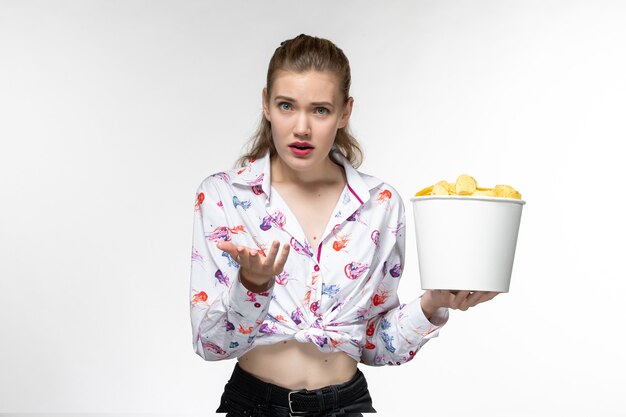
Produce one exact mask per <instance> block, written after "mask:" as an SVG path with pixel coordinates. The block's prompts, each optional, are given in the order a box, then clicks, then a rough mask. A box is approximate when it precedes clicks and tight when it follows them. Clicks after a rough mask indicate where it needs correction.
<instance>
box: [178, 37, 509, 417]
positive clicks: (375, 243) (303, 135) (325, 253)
mask: <svg viewBox="0 0 626 417" xmlns="http://www.w3.org/2000/svg"><path fill="white" fill-rule="evenodd" d="M349 89H350V67H349V64H348V60H347V58H346V57H345V55H344V54H343V52H342V51H341V49H339V48H338V47H337V46H335V45H334V44H333V43H332V42H330V41H328V40H325V39H320V38H315V37H310V36H306V35H300V36H298V37H296V38H294V39H290V40H288V41H285V42H283V43H281V46H280V47H279V48H277V49H276V51H275V52H274V55H273V57H272V58H271V61H270V64H269V69H268V72H267V85H266V87H265V88H264V89H263V93H262V98H263V118H262V123H261V125H260V127H259V129H258V131H257V134H256V136H255V137H254V138H253V141H252V143H251V147H250V149H251V150H250V151H249V152H248V153H247V154H246V155H244V156H242V157H241V158H240V159H239V161H238V164H237V165H236V167H235V168H234V169H231V170H228V171H222V172H218V173H215V174H213V175H210V176H209V177H207V178H205V179H204V180H203V181H202V183H201V184H200V186H199V188H198V190H197V194H196V204H195V212H194V213H195V217H194V234H193V251H192V270H191V288H190V290H191V323H192V329H193V345H194V349H195V351H196V353H197V354H198V355H200V356H201V357H202V358H204V359H205V360H211V361H216V360H223V359H230V358H237V359H238V362H237V364H236V365H235V369H234V371H233V374H232V376H231V378H230V380H229V381H228V383H227V384H226V387H225V391H224V393H223V395H222V400H221V404H220V406H219V408H218V410H217V411H218V412H228V415H229V416H251V415H258V416H288V415H319V416H339V415H361V414H360V412H375V411H376V410H375V409H374V408H373V407H372V400H371V398H370V395H369V392H368V388H367V382H366V380H365V377H364V376H363V373H362V372H361V371H360V370H359V369H358V367H357V364H358V363H359V362H360V363H363V364H365V365H373V366H380V365H400V364H403V363H405V362H407V361H410V360H411V359H413V357H414V355H415V354H416V353H417V351H418V350H419V349H420V348H421V347H422V346H423V345H424V344H425V343H426V342H427V341H428V340H430V339H431V338H433V337H435V336H437V334H438V329H439V328H440V327H441V326H443V325H444V324H445V322H446V321H447V318H448V308H452V309H460V310H467V309H468V308H469V307H472V306H475V305H477V304H479V303H481V302H484V301H487V300H489V299H491V298H493V297H494V296H495V295H496V293H488V292H472V293H470V292H467V291H459V292H451V291H426V292H425V293H424V294H422V295H421V296H419V297H417V298H416V299H415V300H413V301H411V302H410V303H408V304H400V303H399V300H398V296H397V288H398V284H399V281H400V276H401V274H402V267H403V263H404V257H405V227H404V226H405V208H404V204H403V202H402V199H401V197H400V195H399V194H398V192H397V191H396V190H395V189H394V188H393V187H392V186H391V185H389V184H387V183H385V182H383V181H382V180H380V179H378V178H376V177H374V176H371V175H367V174H364V173H361V172H359V171H357V170H356V168H357V167H358V166H359V165H360V162H361V155H362V154H361V150H360V148H359V145H358V143H357V141H356V140H355V139H354V138H353V137H352V136H351V135H350V133H349V128H348V121H349V119H350V115H351V112H352V105H353V102H354V100H353V98H352V97H350V94H349Z"/></svg>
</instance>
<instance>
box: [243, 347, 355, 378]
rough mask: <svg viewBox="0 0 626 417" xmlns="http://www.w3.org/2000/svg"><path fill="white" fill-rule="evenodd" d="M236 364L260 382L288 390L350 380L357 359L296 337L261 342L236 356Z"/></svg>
mask: <svg viewBox="0 0 626 417" xmlns="http://www.w3.org/2000/svg"><path fill="white" fill-rule="evenodd" d="M238 361H239V366H240V367H241V368H242V369H243V370H244V371H246V372H248V373H250V374H252V375H254V376H255V377H257V378H259V379H260V380H262V381H265V382H270V383H272V384H275V385H279V386H281V387H284V388H289V389H294V390H296V389H308V390H313V389H318V388H321V387H324V386H327V385H334V384H342V383H344V382H347V381H349V380H350V379H352V377H353V376H354V374H355V373H356V371H357V362H356V361H355V360H354V359H352V358H351V357H350V356H348V355H347V354H345V353H343V352H339V351H337V352H322V351H320V350H319V349H318V348H317V347H316V346H315V345H314V344H312V343H300V342H298V341H297V340H289V341H283V342H279V343H276V344H273V345H261V346H257V347H255V348H253V349H252V350H250V351H249V352H247V353H246V354H245V355H243V356H241V357H240V358H239V359H238Z"/></svg>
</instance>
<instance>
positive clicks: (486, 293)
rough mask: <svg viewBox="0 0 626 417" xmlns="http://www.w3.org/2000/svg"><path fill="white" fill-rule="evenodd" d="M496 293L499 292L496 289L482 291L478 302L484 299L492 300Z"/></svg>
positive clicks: (482, 301)
mask: <svg viewBox="0 0 626 417" xmlns="http://www.w3.org/2000/svg"><path fill="white" fill-rule="evenodd" d="M498 294H500V293H499V292H497V291H484V293H483V295H482V296H481V298H480V301H479V303H484V302H485V301H489V300H492V299H493V298H495V296H496V295H498Z"/></svg>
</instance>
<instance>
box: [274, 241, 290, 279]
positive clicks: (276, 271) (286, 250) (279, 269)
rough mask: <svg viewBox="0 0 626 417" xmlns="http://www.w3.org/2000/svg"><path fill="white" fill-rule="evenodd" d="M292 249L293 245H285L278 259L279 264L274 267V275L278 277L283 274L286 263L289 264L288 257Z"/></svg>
mask: <svg viewBox="0 0 626 417" xmlns="http://www.w3.org/2000/svg"><path fill="white" fill-rule="evenodd" d="M290 249H291V245H289V243H284V244H283V250H282V251H281V252H280V256H279V257H278V262H277V264H276V265H274V275H278V274H280V273H281V272H283V268H284V267H285V263H287V257H288V256H289V250H290Z"/></svg>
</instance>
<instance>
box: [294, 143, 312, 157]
mask: <svg viewBox="0 0 626 417" xmlns="http://www.w3.org/2000/svg"><path fill="white" fill-rule="evenodd" d="M289 149H291V152H293V153H294V154H295V155H297V156H306V155H308V154H310V153H311V152H313V148H312V147H309V148H306V149H298V148H296V147H295V146H292V145H289Z"/></svg>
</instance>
